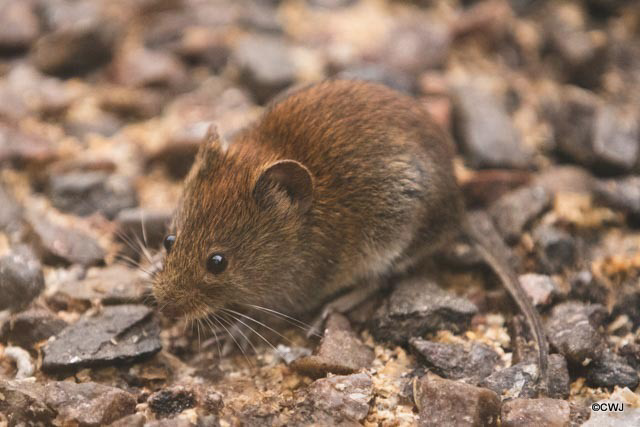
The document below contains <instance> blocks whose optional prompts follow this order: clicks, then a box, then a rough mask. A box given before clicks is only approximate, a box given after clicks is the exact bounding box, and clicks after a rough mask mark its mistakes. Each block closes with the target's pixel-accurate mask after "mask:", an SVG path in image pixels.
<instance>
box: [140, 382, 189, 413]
mask: <svg viewBox="0 0 640 427" xmlns="http://www.w3.org/2000/svg"><path fill="white" fill-rule="evenodd" d="M197 403H198V399H197V396H196V393H195V391H194V390H191V389H189V388H186V387H184V386H174V387H170V388H166V389H162V390H160V391H157V392H155V393H153V394H152V395H151V396H149V399H147V404H148V405H149V409H151V411H152V412H153V413H154V414H155V415H156V416H157V417H158V418H168V417H172V416H174V415H178V414H179V413H181V412H182V411H184V410H185V409H189V408H193V407H195V406H196V405H197Z"/></svg>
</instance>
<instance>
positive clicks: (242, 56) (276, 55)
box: [233, 36, 296, 104]
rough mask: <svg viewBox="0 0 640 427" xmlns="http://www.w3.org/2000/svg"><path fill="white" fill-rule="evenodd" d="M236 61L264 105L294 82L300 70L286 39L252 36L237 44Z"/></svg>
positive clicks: (257, 98)
mask: <svg viewBox="0 0 640 427" xmlns="http://www.w3.org/2000/svg"><path fill="white" fill-rule="evenodd" d="M233 58H234V62H235V63H236V64H237V66H238V67H239V69H240V79H241V82H242V84H243V85H245V86H246V87H248V88H249V90H250V91H251V93H252V94H253V96H254V98H255V99H256V101H257V102H259V103H260V104H264V103H266V102H267V101H268V100H269V99H271V98H272V97H273V96H274V95H276V94H277V93H279V92H280V91H282V90H284V89H285V88H287V87H288V86H290V85H291V84H293V83H294V81H295V78H296V69H295V66H294V64H293V62H292V60H291V57H290V54H289V50H288V47H287V45H286V43H284V42H283V40H281V39H279V38H275V37H272V36H248V37H246V38H244V39H242V40H241V41H239V42H238V44H237V45H236V47H235V49H234V52H233Z"/></svg>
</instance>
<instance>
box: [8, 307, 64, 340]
mask: <svg viewBox="0 0 640 427" xmlns="http://www.w3.org/2000/svg"><path fill="white" fill-rule="evenodd" d="M66 326H67V322H65V321H64V320H62V319H60V318H59V317H58V316H56V315H55V314H53V313H52V312H50V311H49V310H46V309H42V308H33V309H30V310H27V311H23V312H21V313H18V314H17V315H16V316H15V317H13V318H12V319H11V320H10V321H9V322H7V323H5V324H4V326H3V330H2V334H1V339H2V341H3V342H7V343H10V344H13V345H17V346H19V347H23V348H27V349H29V348H33V347H34V346H35V345H36V344H37V343H39V342H41V341H44V340H47V339H49V338H50V337H52V336H54V335H57V334H58V333H60V332H61V331H62V330H63V329H64V328H65V327H66Z"/></svg>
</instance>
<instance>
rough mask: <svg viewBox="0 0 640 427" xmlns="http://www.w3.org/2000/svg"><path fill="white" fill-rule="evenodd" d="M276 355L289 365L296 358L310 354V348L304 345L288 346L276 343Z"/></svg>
mask: <svg viewBox="0 0 640 427" xmlns="http://www.w3.org/2000/svg"><path fill="white" fill-rule="evenodd" d="M276 350H277V353H276V354H277V355H278V357H279V358H280V359H282V360H283V361H284V363H286V364H287V365H291V364H292V363H293V362H295V361H296V360H298V359H300V358H302V357H308V356H311V350H309V349H308V348H306V347H289V346H286V345H282V344H278V346H277V347H276Z"/></svg>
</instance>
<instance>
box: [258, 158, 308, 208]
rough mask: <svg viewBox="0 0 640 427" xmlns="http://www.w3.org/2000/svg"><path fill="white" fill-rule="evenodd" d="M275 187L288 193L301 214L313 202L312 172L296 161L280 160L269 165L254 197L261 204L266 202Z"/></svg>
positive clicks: (260, 179)
mask: <svg viewBox="0 0 640 427" xmlns="http://www.w3.org/2000/svg"><path fill="white" fill-rule="evenodd" d="M274 186H276V187H279V188H280V189H282V190H284V191H286V193H287V195H288V196H289V199H290V200H291V202H292V203H295V204H297V205H298V209H300V212H306V211H308V210H309V208H310V207H311V202H312V201H313V179H312V178H311V172H309V169H307V168H306V167H305V166H304V165H303V164H302V163H300V162H297V161H295V160H279V161H277V162H275V163H273V164H271V165H269V166H268V167H267V168H266V169H265V170H264V171H262V173H261V174H260V177H259V178H258V181H257V182H256V185H255V187H254V189H253V195H254V197H255V198H256V199H257V200H258V201H259V202H264V201H266V200H267V199H268V198H269V197H270V196H272V195H270V191H272V189H273V188H274Z"/></svg>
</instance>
